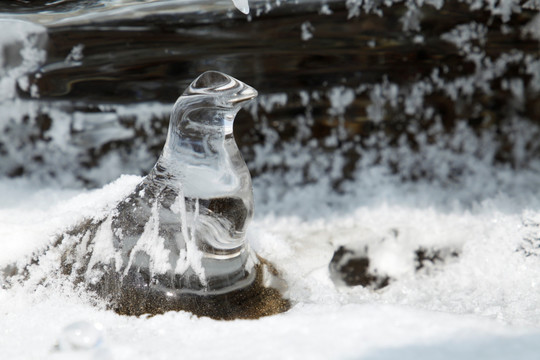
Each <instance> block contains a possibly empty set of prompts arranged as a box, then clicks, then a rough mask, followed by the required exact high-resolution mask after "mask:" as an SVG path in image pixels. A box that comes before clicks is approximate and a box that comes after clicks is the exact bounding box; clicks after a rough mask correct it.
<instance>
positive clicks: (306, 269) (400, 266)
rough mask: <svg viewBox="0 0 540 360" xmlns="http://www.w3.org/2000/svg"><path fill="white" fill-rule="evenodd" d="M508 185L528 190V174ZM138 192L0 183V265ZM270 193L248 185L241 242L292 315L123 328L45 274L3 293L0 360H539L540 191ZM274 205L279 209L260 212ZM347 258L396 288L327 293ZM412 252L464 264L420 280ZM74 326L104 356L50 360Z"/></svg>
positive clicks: (307, 189)
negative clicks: (267, 265) (356, 253)
mask: <svg viewBox="0 0 540 360" xmlns="http://www.w3.org/2000/svg"><path fill="white" fill-rule="evenodd" d="M514 177H515V178H520V177H522V178H521V179H516V180H517V181H525V182H526V181H529V182H530V178H528V177H527V175H526V174H517V175H514ZM476 180H477V181H478V180H479V179H476ZM138 181H140V177H138V176H124V177H121V178H120V179H118V180H117V181H115V182H113V183H111V184H109V185H107V186H105V187H104V188H102V189H98V190H92V191H84V190H64V189H58V188H47V189H44V188H42V187H40V185H39V184H37V183H32V182H30V181H27V180H26V181H25V180H22V179H21V180H7V179H2V180H0V189H2V193H3V194H7V195H6V197H5V198H3V201H2V202H1V203H0V206H1V208H0V224H1V225H0V231H1V236H0V237H1V238H2V243H1V251H0V264H2V265H5V264H9V263H10V262H12V261H14V260H22V259H24V258H25V257H27V256H28V255H29V254H31V252H32V251H33V250H36V249H42V248H44V247H45V246H46V245H47V244H48V243H50V242H51V241H52V239H54V238H55V234H59V233H61V232H62V231H64V230H65V229H66V228H69V227H70V226H72V225H74V224H76V223H78V222H80V221H82V219H85V218H87V217H89V216H105V215H104V214H106V213H107V211H110V209H111V208H112V207H113V206H114V204H115V202H117V201H119V200H120V199H121V198H122V197H123V196H125V195H126V194H127V193H128V192H129V191H130V190H131V189H132V188H133V186H134V185H135V184H136V183H137V182H138ZM484 181H486V182H490V181H493V180H492V179H484ZM377 183H378V185H377V186H368V184H377ZM273 184H274V185H273V186H271V187H270V188H268V187H266V186H263V185H261V182H259V181H255V195H256V205H257V207H258V210H259V211H258V212H256V216H255V219H254V221H253V223H252V226H251V227H250V228H249V230H248V239H249V241H250V243H251V245H252V247H253V248H254V249H255V250H256V251H257V253H258V254H259V255H261V256H263V257H265V258H267V259H268V260H270V261H271V262H273V263H274V264H275V265H276V267H277V268H278V270H279V271H280V272H281V273H282V275H283V278H284V280H285V281H286V282H287V285H288V290H287V292H286V295H287V296H288V297H289V298H290V299H291V300H292V301H293V304H294V305H293V308H292V309H291V310H290V311H289V312H287V313H284V314H280V315H276V316H273V317H269V318H261V319H259V320H254V321H245V320H238V321H232V322H220V321H215V320H210V319H208V318H195V317H193V316H192V315H190V314H188V313H184V312H179V313H174V312H171V313H166V314H164V315H158V316H154V317H151V318H146V317H141V318H136V317H123V316H120V315H116V314H115V313H113V312H111V311H107V310H104V306H103V304H100V303H98V304H97V305H92V304H93V301H94V300H92V299H90V298H89V297H88V295H87V294H86V293H85V292H84V291H83V290H82V289H79V288H75V289H74V288H72V287H70V286H68V285H67V283H65V280H62V278H60V277H57V276H53V275H52V273H51V274H49V279H48V281H46V282H45V284H36V283H34V282H32V281H30V282H27V283H25V284H23V285H16V286H15V287H13V288H11V289H8V290H0V309H1V311H0V324H1V327H2V329H3V331H4V336H2V337H0V349H2V351H3V354H5V355H6V358H9V359H26V358H51V359H56V358H69V356H68V355H69V354H72V355H73V354H77V356H78V357H81V356H87V358H97V357H99V356H104V355H103V354H106V356H108V357H109V358H111V359H124V358H126V359H127V358H130V357H137V358H139V359H165V358H169V357H170V356H172V354H174V355H178V356H180V357H185V358H195V359H197V358H209V357H213V356H220V357H222V358H233V357H234V358H276V357H288V358H297V357H300V356H307V357H309V358H314V359H328V358H336V359H345V358H352V357H353V358H365V359H389V358H395V357H396V356H399V358H415V359H431V358H433V357H434V356H435V355H436V356H438V357H435V358H438V359H453V358H456V357H459V358H462V359H469V358H470V359H479V358H480V359H482V358H485V359H488V358H490V359H508V358H514V357H515V358H520V359H533V358H535V356H536V355H535V354H536V352H537V351H539V350H540V341H539V340H540V329H539V326H540V311H539V310H538V309H539V308H540V291H538V286H539V284H538V279H539V278H540V263H539V262H538V257H537V255H530V256H527V252H526V251H524V250H523V249H525V248H526V247H527V246H528V245H530V244H531V242H532V243H534V241H535V240H534V239H536V238H538V236H539V235H540V231H539V230H538V228H539V227H540V226H539V225H538V222H537V220H538V219H540V211H539V210H538V209H539V208H540V207H539V206H538V205H540V197H539V196H538V195H539V194H538V192H534V191H533V192H531V191H529V193H528V196H525V197H516V196H513V195H512V194H504V193H500V194H498V195H495V196H491V195H489V193H486V194H474V195H475V196H476V197H477V198H478V195H480V197H483V199H482V200H479V201H475V202H472V203H469V204H467V203H465V202H460V201H455V202H453V203H452V202H447V201H446V199H447V198H451V194H449V193H448V192H446V193H445V190H444V189H441V188H438V187H437V186H429V185H426V184H418V185H416V186H411V185H409V186H407V185H404V184H400V183H399V182H396V181H393V180H392V179H391V178H389V177H388V175H384V174H382V173H379V172H376V171H372V172H371V173H365V174H363V177H362V178H359V179H357V180H354V181H353V182H352V183H351V184H350V186H351V188H356V189H357V190H356V193H352V192H350V193H349V194H347V195H345V196H344V195H338V194H332V193H331V192H328V189H327V188H326V187H327V184H325V182H324V181H321V182H320V183H319V184H314V185H312V186H304V187H293V188H289V189H287V191H286V192H285V194H286V199H283V198H282V199H280V198H279V197H280V195H279V194H280V193H281V192H282V191H283V189H282V184H281V183H280V182H279V181H278V179H277V178H276V179H274V182H273ZM486 185H487V184H486ZM486 188H487V189H489V186H486ZM8 189H9V191H8ZM472 189H475V188H472ZM475 191H477V190H475ZM525 191H527V190H525ZM471 195H473V194H471ZM272 197H277V199H276V202H275V203H273V202H272V201H271V200H267V201H264V200H263V201H261V198H266V199H270V198H272ZM329 204H330V205H329ZM100 214H101V215H100ZM526 239H529V242H527V241H526ZM342 245H345V246H349V247H352V248H363V247H367V248H368V250H367V252H368V254H369V256H370V258H371V260H372V263H371V264H370V266H371V269H372V270H373V271H375V272H377V273H379V274H386V275H388V276H390V278H391V279H392V280H391V282H390V285H389V286H388V287H386V288H383V289H381V290H378V291H374V290H370V289H367V288H362V287H359V286H357V287H345V286H343V285H341V284H339V283H334V282H333V281H332V278H331V276H330V273H329V268H328V265H329V262H330V260H331V258H332V255H333V252H334V251H335V250H336V249H337V247H339V246H342ZM420 246H422V247H425V248H430V247H435V248H451V249H455V250H456V251H457V252H458V253H459V256H458V257H457V258H455V259H452V260H449V261H444V262H443V263H437V264H433V266H431V267H429V269H427V270H426V271H423V272H417V271H415V264H414V260H413V251H414V250H415V249H417V248H418V247H420ZM46 268H47V267H45V268H44V269H46ZM53 269H54V268H53ZM78 321H84V322H88V323H90V324H97V325H96V326H98V327H99V328H102V329H103V334H102V335H100V336H102V338H103V341H102V342H100V345H99V346H97V345H96V346H95V347H92V348H91V349H88V350H84V349H83V350H81V349H79V350H61V349H56V350H55V349H54V348H55V345H56V344H57V343H58V342H59V341H63V340H62V336H65V335H62V334H63V332H65V331H66V330H63V329H64V328H65V327H66V326H71V324H73V323H76V322H78ZM85 326H86V327H89V325H85ZM92 331H93V330H92ZM28 334H32V336H31V338H32V346H28V341H29V340H28V339H29V337H28ZM92 334H93V333H91V334H90V335H92ZM92 336H97V335H96V334H94V335H92ZM276 344H279V346H276ZM96 354H98V355H96ZM401 354H403V356H402V355H401ZM63 356H66V357H63ZM81 358H84V357H81Z"/></svg>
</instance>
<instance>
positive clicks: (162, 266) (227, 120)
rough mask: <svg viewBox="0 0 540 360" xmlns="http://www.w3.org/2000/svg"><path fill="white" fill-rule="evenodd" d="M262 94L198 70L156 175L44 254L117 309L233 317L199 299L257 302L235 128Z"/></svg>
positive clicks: (247, 197)
mask: <svg viewBox="0 0 540 360" xmlns="http://www.w3.org/2000/svg"><path fill="white" fill-rule="evenodd" d="M256 96H257V91H256V90H255V89H253V88H252V87H250V86H248V85H246V84H244V83H242V82H240V81H238V80H236V79H234V78H232V77H230V76H228V75H225V74H223V73H220V72H216V71H208V72H205V73H204V74H202V75H200V76H199V77H198V78H197V79H196V80H194V81H193V82H192V83H191V85H190V86H189V88H188V89H187V90H186V91H185V92H184V94H183V95H182V96H180V98H179V99H178V100H177V102H176V104H175V105H174V108H173V111H172V114H171V120H170V124H169V132H168V136H167V140H166V143H165V146H164V148H163V151H162V153H161V156H160V157H159V159H158V161H157V163H156V165H155V166H154V168H153V169H152V171H151V172H150V174H149V175H148V176H146V177H145V178H144V179H143V180H142V181H141V182H140V183H139V184H138V185H137V186H136V187H135V189H134V190H133V191H132V192H131V193H130V194H129V195H128V196H127V197H125V198H124V199H123V200H122V201H120V202H119V203H118V204H117V205H116V207H115V208H114V209H113V210H112V211H110V212H109V213H108V214H107V215H106V216H105V217H102V218H96V217H94V218H93V219H89V220H87V221H85V222H83V223H81V224H79V225H78V226H76V227H75V228H73V229H71V230H70V231H68V232H67V233H65V234H64V235H62V236H61V237H60V238H59V239H58V241H57V242H56V244H55V245H56V246H55V247H56V248H58V250H57V249H53V250H51V251H49V253H47V254H45V255H44V256H45V257H49V258H51V257H54V256H60V258H61V260H60V261H61V267H62V271H63V273H64V274H66V275H68V276H70V278H71V279H72V280H73V281H75V283H81V282H82V283H84V284H86V285H88V286H89V287H90V288H91V289H93V290H95V291H96V292H97V294H98V295H100V296H101V297H103V298H107V299H112V302H113V304H114V305H113V308H115V309H116V310H117V311H118V312H120V313H126V314H140V313H147V312H150V313H155V312H163V311H166V310H180V309H186V310H191V311H193V312H194V313H196V314H198V315H209V316H215V317H234V315H231V314H230V313H229V312H228V311H229V309H227V306H225V308H226V309H221V310H220V309H219V307H218V306H215V305H216V303H215V302H212V304H210V305H207V307H206V308H204V309H201V303H202V302H204V299H203V300H201V299H200V298H201V297H203V298H212V301H217V300H221V298H220V296H228V294H229V293H234V294H237V293H238V292H242V291H249V292H250V295H249V298H254V297H257V295H258V294H257V291H258V290H257V286H259V285H260V284H259V283H260V281H262V280H261V279H262V278H261V276H262V273H261V271H262V270H261V269H260V267H261V264H260V262H259V260H258V259H257V258H256V255H255V254H254V253H253V252H252V251H251V250H250V248H249V246H248V245H247V244H246V241H245V235H246V228H247V225H248V223H249V222H250V220H251V218H252V215H253V193H252V184H251V176H250V173H249V170H248V168H247V166H246V164H245V162H244V160H243V159H242V156H241V154H240V152H239V150H238V148H237V145H236V142H235V140H234V137H233V132H232V130H233V121H234V118H235V116H236V113H237V112H238V111H239V110H240V108H241V105H242V104H243V103H245V102H247V101H249V100H251V99H253V98H254V97H256ZM50 253H52V255H51V254H50ZM38 262H39V260H38ZM254 287H255V288H254ZM246 289H249V290H246ZM235 296H236V295H235ZM241 297H242V299H243V298H245V297H246V295H245V294H242V295H241ZM229 301H231V302H235V301H239V302H240V303H239V304H238V305H239V306H242V305H243V304H242V300H238V299H236V300H231V299H229ZM244 302H245V301H244ZM257 306H258V310H260V306H259V305H257ZM244 310H245V309H242V311H244ZM223 311H224V312H225V313H224V314H221V315H216V314H217V313H216V312H223Z"/></svg>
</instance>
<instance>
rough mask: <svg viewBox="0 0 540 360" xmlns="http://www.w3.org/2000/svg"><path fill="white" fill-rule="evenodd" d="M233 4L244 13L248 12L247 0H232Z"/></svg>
mask: <svg viewBox="0 0 540 360" xmlns="http://www.w3.org/2000/svg"><path fill="white" fill-rule="evenodd" d="M232 2H233V4H234V6H236V8H237V9H238V10H240V11H241V12H243V13H244V14H246V15H247V14H249V2H248V0H232Z"/></svg>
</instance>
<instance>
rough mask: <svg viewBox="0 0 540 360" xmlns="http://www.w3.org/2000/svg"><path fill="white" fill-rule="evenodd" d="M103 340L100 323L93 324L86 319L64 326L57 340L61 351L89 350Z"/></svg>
mask: <svg viewBox="0 0 540 360" xmlns="http://www.w3.org/2000/svg"><path fill="white" fill-rule="evenodd" d="M102 341H103V331H102V327H101V325H95V324H92V323H89V322H87V321H77V322H74V323H72V324H70V325H68V326H66V327H65V328H64V329H63V330H62V333H61V334H60V338H59V340H58V347H59V349H60V350H61V351H73V350H90V349H94V348H96V347H97V346H99V344H101V343H102Z"/></svg>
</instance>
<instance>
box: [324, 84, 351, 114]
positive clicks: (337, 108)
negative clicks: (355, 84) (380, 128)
mask: <svg viewBox="0 0 540 360" xmlns="http://www.w3.org/2000/svg"><path fill="white" fill-rule="evenodd" d="M327 96H328V99H329V100H330V109H328V113H329V114H330V115H334V116H338V115H343V114H345V109H346V108H347V107H348V106H349V105H351V104H352V103H353V101H354V99H355V94H354V90H352V89H347V88H345V87H342V86H340V87H334V88H332V89H331V90H330V91H329V92H328V93H327Z"/></svg>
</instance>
